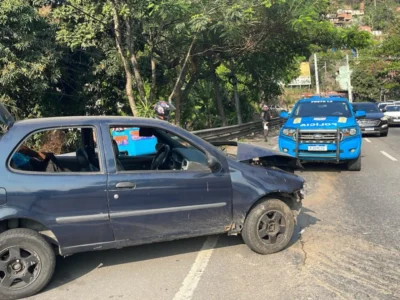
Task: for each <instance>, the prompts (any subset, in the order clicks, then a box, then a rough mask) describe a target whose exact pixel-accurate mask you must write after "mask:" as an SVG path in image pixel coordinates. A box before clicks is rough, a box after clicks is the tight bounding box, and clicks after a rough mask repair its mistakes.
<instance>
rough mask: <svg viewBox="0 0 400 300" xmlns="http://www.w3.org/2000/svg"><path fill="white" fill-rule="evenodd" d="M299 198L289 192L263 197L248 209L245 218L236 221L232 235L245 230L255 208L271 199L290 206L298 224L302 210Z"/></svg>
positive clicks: (269, 194)
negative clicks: (298, 216) (248, 218)
mask: <svg viewBox="0 0 400 300" xmlns="http://www.w3.org/2000/svg"><path fill="white" fill-rule="evenodd" d="M299 197H300V195H297V193H296V192H293V193H287V192H282V191H272V192H269V193H265V194H263V195H261V196H260V197H258V198H257V199H256V200H255V201H254V202H253V204H252V205H251V206H250V207H249V208H248V209H247V211H246V212H245V213H244V214H243V216H242V218H240V220H237V219H236V223H235V224H234V226H232V230H231V232H230V233H231V234H237V233H240V232H241V231H242V229H243V225H244V222H245V221H246V218H247V216H248V215H249V213H250V212H251V211H252V210H253V209H254V207H256V206H257V205H258V204H260V203H261V202H263V201H265V200H269V199H279V200H281V201H282V202H284V203H285V204H287V206H289V208H290V209H291V211H292V212H293V217H294V219H295V223H297V218H296V217H297V215H298V213H299V212H300V209H301V201H298V199H299Z"/></svg>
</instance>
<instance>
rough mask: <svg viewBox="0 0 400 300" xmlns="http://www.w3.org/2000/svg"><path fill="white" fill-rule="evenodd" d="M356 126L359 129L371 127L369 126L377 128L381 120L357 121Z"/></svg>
mask: <svg viewBox="0 0 400 300" xmlns="http://www.w3.org/2000/svg"><path fill="white" fill-rule="evenodd" d="M357 122H358V125H359V126H360V127H371V126H374V127H375V126H379V123H380V122H381V120H373V119H363V120H358V121H357Z"/></svg>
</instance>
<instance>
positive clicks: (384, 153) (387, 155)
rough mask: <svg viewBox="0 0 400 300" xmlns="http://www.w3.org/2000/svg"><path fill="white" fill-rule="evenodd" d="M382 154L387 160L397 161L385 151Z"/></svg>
mask: <svg viewBox="0 0 400 300" xmlns="http://www.w3.org/2000/svg"><path fill="white" fill-rule="evenodd" d="M381 153H382V154H383V155H385V156H386V157H387V158H389V159H391V160H393V161H397V159H396V158H394V157H393V156H391V155H389V154H387V153H386V152H385V151H381Z"/></svg>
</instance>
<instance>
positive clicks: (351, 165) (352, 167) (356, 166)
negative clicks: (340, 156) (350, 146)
mask: <svg viewBox="0 0 400 300" xmlns="http://www.w3.org/2000/svg"><path fill="white" fill-rule="evenodd" d="M347 170H349V171H361V154H360V156H359V157H357V158H356V159H353V160H350V161H349V162H348V163H347Z"/></svg>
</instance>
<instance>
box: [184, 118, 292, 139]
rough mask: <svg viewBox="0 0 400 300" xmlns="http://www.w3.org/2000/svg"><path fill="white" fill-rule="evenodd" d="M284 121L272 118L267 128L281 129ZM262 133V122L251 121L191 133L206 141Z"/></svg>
mask: <svg viewBox="0 0 400 300" xmlns="http://www.w3.org/2000/svg"><path fill="white" fill-rule="evenodd" d="M283 123H284V121H283V120H282V119H281V118H273V119H271V120H270V121H269V128H270V129H272V128H276V127H279V128H280V127H281V126H282V124H283ZM262 131H263V123H262V121H261V120H260V121H253V122H249V123H246V124H242V125H233V126H226V127H220V128H210V129H203V130H197V131H192V133H194V134H195V135H197V136H199V137H201V138H202V139H205V140H206V141H210V142H213V141H218V140H224V141H227V140H232V139H235V138H241V137H245V136H247V135H249V134H252V133H259V132H262Z"/></svg>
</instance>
